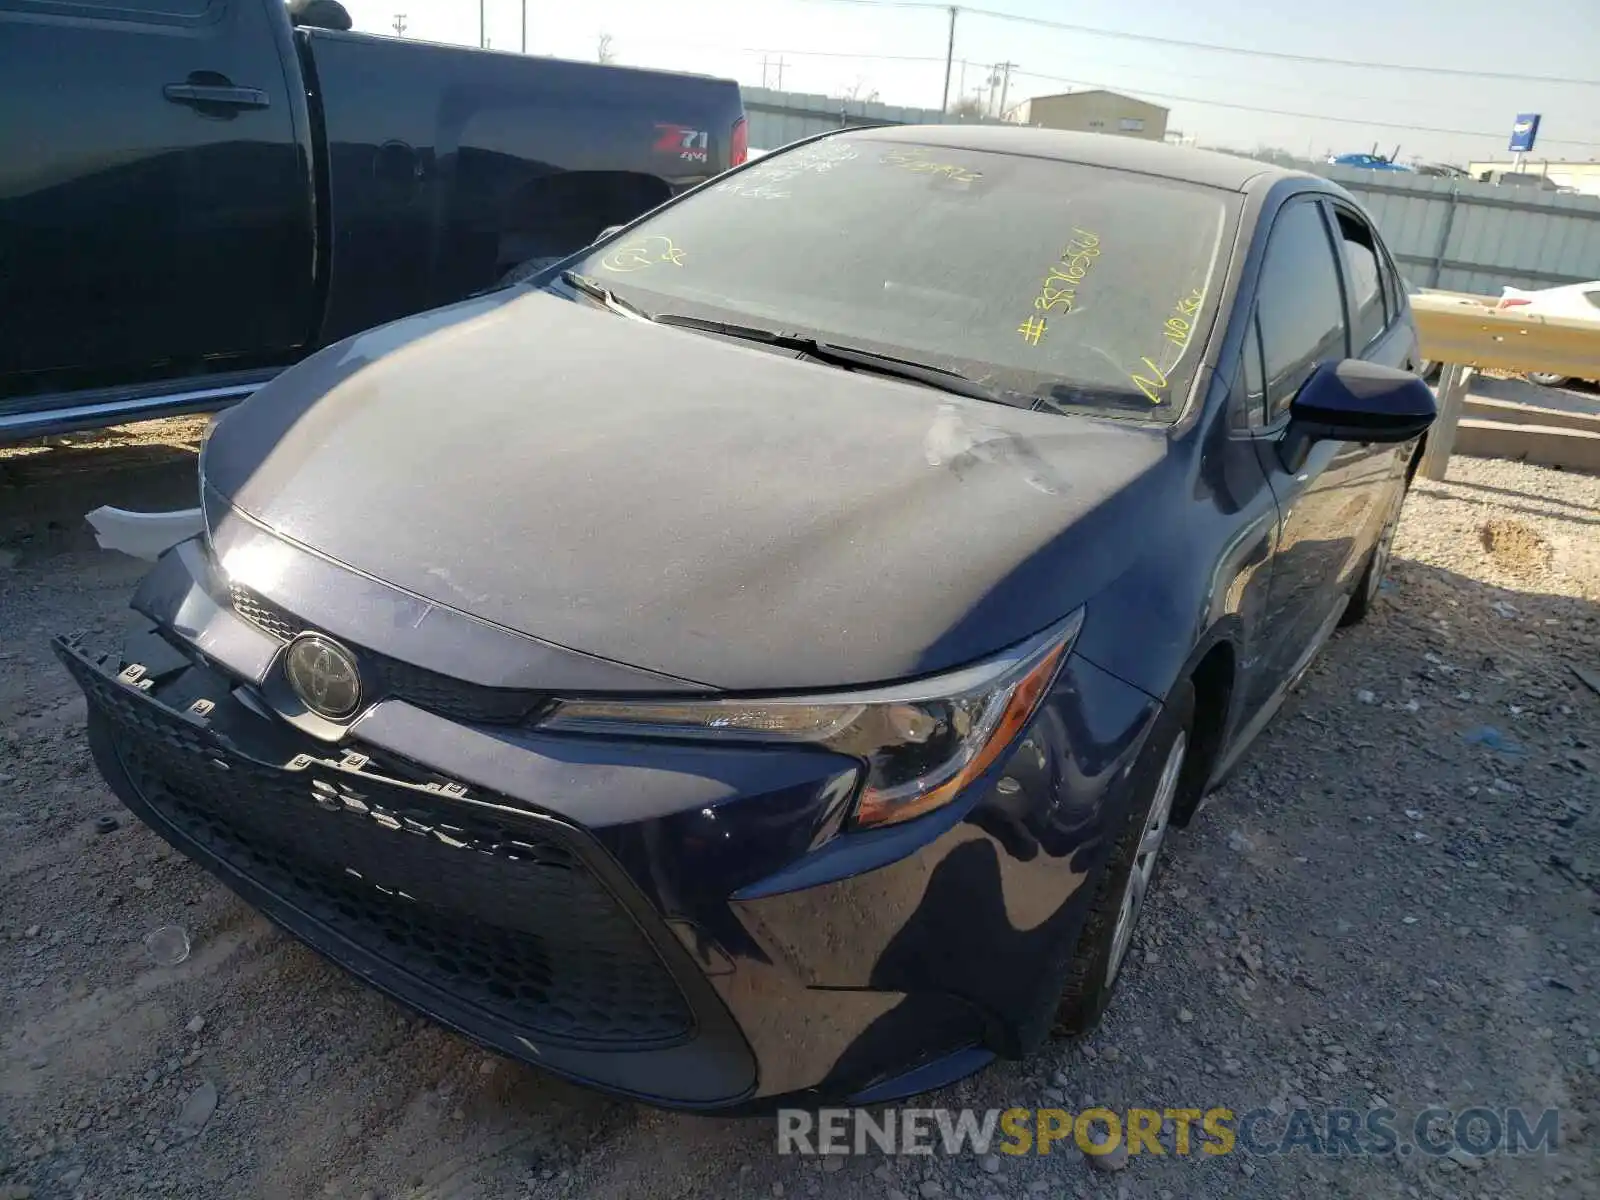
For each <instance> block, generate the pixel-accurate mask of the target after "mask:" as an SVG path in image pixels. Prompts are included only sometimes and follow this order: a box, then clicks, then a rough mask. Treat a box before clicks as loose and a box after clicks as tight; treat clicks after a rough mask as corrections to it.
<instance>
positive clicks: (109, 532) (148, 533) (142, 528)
mask: <svg viewBox="0 0 1600 1200" xmlns="http://www.w3.org/2000/svg"><path fill="white" fill-rule="evenodd" d="M86 519H87V520H88V522H89V526H90V528H92V529H93V530H94V538H95V541H97V542H99V543H100V548H101V549H103V550H120V551H121V552H122V553H123V554H131V555H132V556H133V557H134V558H144V559H149V560H150V561H152V562H153V561H154V560H156V559H157V558H160V557H161V552H162V551H163V550H169V549H171V548H172V547H173V546H176V545H177V544H178V543H179V542H183V541H187V540H188V539H190V538H192V537H195V536H196V535H197V534H200V533H202V532H203V531H204V530H205V516H204V514H202V512H201V511H200V510H199V509H198V508H182V509H177V510H175V511H173V512H154V513H147V512H133V511H132V510H131V509H126V508H113V507H111V506H110V505H109V504H107V505H102V506H101V507H100V508H97V509H95V510H94V511H93V512H92V513H90V514H89V515H88V517H87V518H86Z"/></svg>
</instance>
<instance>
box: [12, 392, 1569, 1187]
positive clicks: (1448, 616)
mask: <svg viewBox="0 0 1600 1200" xmlns="http://www.w3.org/2000/svg"><path fill="white" fill-rule="evenodd" d="M201 424H202V423H201V422H199V421H180V422H168V423H164V424H158V425H152V426H144V427H132V428H130V429H127V430H122V431H114V432H113V433H112V434H111V435H106V436H102V437H99V438H96V439H79V440H78V444H77V445H75V446H72V447H68V448H52V449H47V450H25V451H17V450H12V451H0V1014H3V1015H0V1198H5V1200H16V1198H19V1197H28V1196H32V1197H37V1198H41V1200H42V1198H45V1197H58V1196H59V1197H69V1196H70V1197H108V1198H109V1197H123V1196H130V1195H155V1196H179V1197H214V1196H273V1197H275V1196H345V1197H351V1198H355V1197H359V1196H371V1197H383V1198H385V1200H388V1198H399V1197H413V1198H421V1197H428V1198H436V1197H523V1196H558V1195H559V1196H584V1197H590V1196H592V1197H597V1198H600V1197H604V1198H606V1200H611V1198H616V1200H625V1198H631V1197H639V1198H650V1200H666V1198H669V1197H688V1196H702V1195H704V1196H717V1197H730V1198H732V1197H775V1196H789V1197H809V1196H828V1197H862V1198H868V1197H870V1198H875V1200H906V1198H913V1200H959V1198H970V1200H986V1198H988V1197H1005V1198H1006V1200H1034V1198H1036V1197H1040V1198H1042V1197H1057V1196H1075V1197H1107V1198H1110V1197H1117V1198H1122V1197H1129V1198H1131V1197H1152V1198H1166V1200H1172V1198H1173V1197H1234V1196H1240V1197H1255V1198H1260V1200H1265V1198H1268V1197H1292V1196H1293V1197H1297V1196H1324V1195H1326V1196H1352V1197H1355V1196H1359V1197H1363V1198H1366V1197H1376V1196H1411V1197H1425V1196H1438V1197H1444V1196H1455V1197H1473V1198H1483V1200H1488V1198H1490V1197H1495V1198H1498V1197H1513V1196H1514V1197H1524V1196H1529V1197H1544V1196H1549V1197H1562V1198H1565V1197H1571V1196H1582V1195H1600V1166H1597V1163H1600V1152H1597V1146H1600V1128H1597V1123H1600V1089H1597V1075H1600V1004H1597V1002H1596V995H1597V994H1600V899H1597V888H1600V695H1597V694H1596V693H1595V692H1594V691H1592V690H1591V689H1590V687H1589V686H1586V685H1585V684H1584V683H1583V682H1582V681H1581V680H1580V677H1579V674H1578V670H1584V671H1587V672H1589V673H1590V678H1591V679H1595V680H1597V682H1600V479H1595V478H1589V477H1580V476H1573V475H1563V474H1559V473H1556V472H1551V471H1544V470H1540V469H1536V468H1530V467H1524V466H1518V465H1513V464H1506V463H1489V462H1480V461H1472V460H1460V461H1458V462H1457V463H1455V464H1453V465H1452V471H1451V482H1450V483H1449V484H1445V485H1438V484H1429V483H1422V484H1420V485H1419V486H1418V488H1417V489H1416V491H1415V492H1414V494H1413V496H1412V499H1411V501H1410V503H1409V505H1408V508H1407V510H1406V518H1405V522H1404V524H1403V526H1402V529H1401V534H1400V540H1399V543H1398V546H1397V550H1396V563H1395V568H1394V572H1393V575H1392V584H1391V587H1390V589H1389V592H1388V597H1387V603H1386V604H1384V605H1383V606H1382V607H1381V609H1380V611H1379V612H1378V613H1377V614H1376V615H1375V617H1374V619H1373V620H1372V621H1371V622H1370V623H1369V624H1367V625H1366V626H1364V627H1362V628H1359V629H1357V630H1353V631H1351V632H1347V633H1343V634H1341V635H1340V636H1338V637H1337V638H1336V639H1335V640H1334V642H1333V644H1332V645H1331V646H1330V647H1329V649H1328V650H1327V651H1326V652H1325V653H1324V655H1323V657H1322V659H1321V660H1320V662H1319V664H1318V665H1317V667H1316V668H1315V669H1314V671H1313V673H1312V675H1311V676H1310V677H1309V680H1308V682H1307V683H1305V684H1304V685H1303V686H1302V688H1301V690H1300V693H1299V694H1298V695H1297V696H1296V697H1295V698H1293V699H1292V700H1291V702H1290V704H1289V705H1288V706H1287V707H1286V708H1285V710H1284V711H1283V712H1282V714H1281V715H1280V716H1279V718H1278V719H1277V721H1276V722H1275V724H1274V726H1273V728H1272V729H1270V730H1269V731H1268V733H1267V734H1266V735H1265V736H1264V737H1263V739H1262V740H1261V742H1260V743H1259V744H1258V745H1257V746H1256V747H1255V749H1254V750H1253V752H1252V754H1251V756H1250V758H1249V760H1248V762H1247V764H1246V766H1245V767H1244V768H1243V769H1242V770H1241V772H1240V774H1239V775H1238V776H1237V778H1236V779H1235V780H1234V781H1233V782H1232V783H1230V784H1229V786H1228V787H1227V788H1226V789H1224V790H1223V791H1222V792H1221V793H1219V794H1218V795H1217V796H1216V797H1214V798H1213V800H1212V802H1211V804H1210V805H1209V807H1208V808H1207V810H1206V811H1205V812H1204V813H1203V814H1202V816H1201V817H1200V819H1199V821H1198V822H1197V824H1196V826H1195V827H1194V828H1193V829H1191V830H1190V831H1189V832H1188V833H1187V834H1186V835H1184V836H1180V837H1178V838H1177V839H1176V840H1175V841H1174V842H1173V843H1171V850H1170V858H1169V860H1168V868H1167V873H1166V876H1165V878H1164V880H1163V882H1162V885H1161V886H1160V887H1159V889H1158V896H1157V898H1156V900H1155V901H1154V905H1153V908H1152V910H1151V911H1150V912H1149V913H1148V914H1147V919H1146V921H1145V924H1144V928H1143V931H1142V935H1141V939H1140V943H1139V944H1138V945H1137V946H1136V950H1135V953H1134V961H1133V963H1132V965H1131V966H1130V968H1129V976H1128V978H1127V980H1126V985H1125V987H1124V989H1123V991H1122V993H1121V995H1120V998H1119V1001H1118V1003H1117V1005H1116V1006H1115V1008H1114V1010H1113V1013H1112V1015H1111V1017H1110V1019H1109V1021H1108V1022H1107V1024H1106V1025H1105V1026H1104V1027H1102V1028H1101V1029H1100V1030H1099V1031H1097V1032H1096V1033H1095V1034H1094V1035H1093V1036H1092V1037H1090V1038H1088V1039H1086V1040H1083V1041H1080V1042H1078V1043H1076V1044H1072V1045H1056V1046H1053V1047H1052V1048H1050V1050H1049V1051H1048V1052H1047V1053H1045V1054H1042V1055H1040V1056H1039V1057H1037V1058H1035V1059H1034V1060H1032V1061H1030V1062H1028V1063H1025V1064H1001V1065H999V1066H996V1067H995V1068H993V1069H991V1070H989V1071H988V1072H986V1073H984V1074H983V1075H981V1076H979V1077H977V1078H976V1079H973V1080H970V1081H968V1082H966V1083H964V1084H962V1085H959V1086H958V1087H955V1088H952V1089H948V1090H947V1091H946V1092H945V1093H942V1094H940V1095H939V1096H937V1097H933V1098H931V1099H930V1100H929V1101H928V1103H929V1104H933V1105H944V1106H956V1105H974V1106H977V1107H980V1108H989V1107H1002V1108H1003V1107H1008V1106H1010V1105H1014V1104H1021V1105H1045V1104H1064V1105H1065V1106H1067V1107H1069V1108H1073V1107H1077V1106H1080V1105H1086V1104H1088V1103H1090V1102H1091V1101H1092V1102H1098V1103H1105V1104H1110V1105H1111V1106H1113V1107H1122V1106H1127V1105H1147V1106H1150V1107H1157V1108H1160V1107H1196V1108H1202V1109H1204V1108H1208V1107H1212V1106H1217V1105H1225V1106H1228V1107H1231V1108H1233V1109H1235V1110H1236V1111H1240V1112H1242V1111H1244V1110H1247V1109H1250V1108H1253V1107H1257V1106H1261V1105H1271V1106H1275V1107H1276V1108H1277V1109H1278V1110H1279V1111H1282V1110H1284V1109H1285V1108H1292V1107H1294V1106H1297V1105H1300V1104H1309V1105H1310V1106H1311V1107H1312V1108H1314V1109H1319V1108H1321V1107H1323V1106H1328V1105H1346V1106H1349V1107H1353V1108H1356V1109H1366V1108H1367V1107H1368V1106H1369V1105H1380V1106H1381V1105H1383V1104H1388V1105H1390V1106H1393V1107H1395V1108H1397V1109H1400V1110H1402V1111H1407V1110H1411V1111H1414V1110H1416V1109H1419V1108H1422V1107H1425V1106H1427V1105H1429V1104H1432V1103H1438V1104H1440V1105H1442V1106H1445V1107H1451V1108H1454V1109H1457V1110H1459V1109H1461V1108H1464V1107H1467V1106H1469V1105H1474V1104H1482V1105H1490V1106H1505V1105H1521V1106H1523V1107H1526V1108H1531V1109H1543V1108H1545V1107H1547V1106H1554V1107H1559V1108H1560V1109H1561V1111H1562V1118H1561V1121H1562V1124H1561V1139H1562V1148H1561V1150H1560V1152H1559V1153H1557V1154H1554V1155H1552V1156H1543V1155H1540V1156H1534V1157H1532V1158H1521V1159H1502V1158H1492V1159H1488V1160H1475V1159H1467V1160H1464V1161H1457V1160H1456V1159H1450V1158H1446V1159H1444V1160H1442V1161H1426V1162H1425V1161H1423V1160H1422V1159H1421V1158H1420V1157H1419V1156H1415V1155H1413V1156H1411V1157H1409V1158H1404V1157H1400V1156H1398V1155H1388V1156H1385V1157H1382V1158H1375V1159H1359V1160H1351V1159H1348V1158H1346V1159H1330V1158H1312V1157H1310V1156H1308V1155H1306V1154H1304V1153H1297V1154H1295V1155H1293V1156H1291V1157H1288V1158H1276V1159H1274V1158H1254V1159H1252V1158H1249V1157H1246V1156H1243V1155H1238V1154H1235V1155H1230V1156H1226V1157H1222V1158H1203V1157H1189V1158H1179V1157H1174V1156H1167V1157H1163V1158H1154V1157H1151V1156H1149V1155H1143V1156H1138V1157H1135V1158H1134V1159H1133V1160H1132V1161H1131V1162H1129V1163H1128V1164H1127V1165H1126V1166H1125V1167H1124V1168H1123V1169H1121V1170H1118V1171H1108V1170H1104V1169H1100V1168H1098V1167H1097V1166H1095V1165H1093V1164H1091V1163H1090V1162H1089V1161H1088V1160H1086V1159H1085V1158H1084V1157H1083V1156H1081V1155H1080V1154H1078V1153H1077V1152H1076V1151H1073V1150H1068V1151H1066V1152H1063V1151H1061V1150H1060V1149H1059V1148H1058V1149H1057V1150H1056V1152H1055V1153H1053V1154H1051V1155H1050V1156H1049V1157H1048V1158H1037V1157H1028V1158H1023V1159H1005V1160H1004V1161H1001V1159H999V1158H994V1159H987V1158H986V1159H978V1158H974V1157H972V1156H963V1157H958V1158H951V1159H946V1158H932V1159H929V1158H920V1159H906V1158H901V1159H895V1160H885V1159H883V1158H881V1157H876V1156H868V1157H864V1158H854V1157H852V1158H848V1159H828V1160H815V1159H811V1160H801V1159H797V1158H792V1157H788V1158H780V1157H779V1156H777V1155H776V1154H775V1153H774V1152H773V1149H772V1147H773V1142H774V1138H773V1125H772V1124H771V1123H770V1122H767V1121H717V1120H706V1119H698V1118H690V1117H682V1116H674V1115H667V1114H661V1113H656V1112H653V1111H649V1110H646V1109H642V1108H638V1107H635V1106H632V1105H627V1104H619V1103H615V1102H612V1101H608V1100H604V1099H601V1098H598V1097H595V1096H592V1095H589V1094H587V1093H585V1092H583V1091H580V1090H578V1089H576V1088H573V1087H569V1086H567V1085H564V1084H561V1083H557V1082H554V1081H551V1080H549V1079H546V1078H544V1077H542V1076H540V1075H538V1074H535V1073H534V1072H532V1071H530V1070H527V1069H524V1068H522V1067H520V1066H516V1065H513V1064H510V1063H507V1062H504V1061H498V1060H495V1059H492V1058H488V1057H486V1056H485V1055H484V1053H483V1052H481V1051H479V1050H476V1049H474V1048H473V1047H471V1046H469V1045H467V1044H466V1043H464V1042H462V1041H460V1040H458V1039H456V1038H454V1037H452V1036H450V1035H447V1034H444V1033H441V1032H440V1031H438V1030H436V1029H434V1028H432V1027H431V1026H429V1025H428V1024H427V1023H425V1022H422V1021H419V1020H417V1019H415V1018H414V1017H412V1016H410V1015H409V1014H407V1013H405V1012H404V1011H402V1010H401V1009H399V1008H398V1007H396V1006H395V1005H393V1004H391V1003H389V1002H387V1001H386V1000H384V999H381V998H380V997H378V996H377V995H375V994H374V993H372V992H370V991H368V990H367V989H365V988H364V987H362V986H361V985H359V984H357V983H356V982H355V981H354V980H353V979H351V978H349V977H347V976H345V975H344V974H342V973H340V972H338V971H336V970H334V969H332V968H330V967H328V966H326V965H324V964H323V963H322V962H321V961H320V960H319V959H318V958H316V957H315V956H314V955H312V954H311V953H310V952H309V951H307V950H304V949H302V948H301V947H300V946H298V945H297V944H295V943H293V942H292V941H290V940H289V939H288V938H286V937H284V936H283V935H281V934H279V933H278V932H276V931H275V930H274V929H273V928H272V927H271V926H269V925H268V924H267V923H266V922H265V921H264V920H263V919H261V918H259V917H257V916H256V915H255V914H254V913H253V912H252V911H251V910H250V909H248V908H247V907H245V906H244V905H243V904H242V903H240V902H239V901H237V900H235V899H233V898H232V897H231V896H230V895H229V894H228V893H227V892H225V891H224V890H223V889H222V888H221V887H220V886H219V885H217V884H216V883H214V882H212V881H211V879H210V878H209V877H208V876H206V875H205V874H203V873H202V872H201V871H200V870H199V869H198V868H196V867H194V866H192V865H190V864H189V863H188V862H187V861H185V860H184V859H182V858H181V857H178V856H176V855H174V854H171V853H169V852H168V851H167V850H166V848H165V846H164V845H163V844H162V843H161V842H160V841H159V840H158V839H157V838H156V837H155V836H154V835H153V834H150V833H148V832H147V831H145V830H144V829H143V828H142V827H140V826H139V825H138V824H137V823H135V822H134V821H133V820H132V819H131V818H129V817H127V816H126V814H124V813H122V812H121V811H120V810H119V807H118V805H117V804H116V802H115V801H114V800H113V798H112V797H111V795H110V794H109V792H108V791H107V790H106V789H105V788H104V787H103V786H102V785H101V783H100V782H99V780H98V778H97V777H96V775H95V774H94V773H93V770H92V768H91V766H90V763H89V758H88V755H87V753H86V750H85V748H84V745H83V742H82V737H81V732H82V722H83V703H82V701H81V699H80V698H79V697H78V694H77V693H76V691H75V690H74V688H73V687H72V685H71V684H70V682H69V681H68V679H67V676H66V675H65V673H64V672H63V671H62V670H61V669H60V668H59V666H58V665H57V664H56V663H55V661H54V659H53V658H52V657H51V655H50V652H49V649H48V647H47V645H46V639H47V637H48V635H49V634H50V633H52V632H54V631H57V630H63V629H71V628H77V627H85V626H96V625H98V626H102V627H106V626H109V625H111V624H114V623H116V622H119V621H121V620H123V619H124V618H123V617H122V615H121V613H122V611H123V609H122V606H123V604H124V603H125V600H126V597H127V595H128V593H129V591H130V589H131V588H132V586H133V584H134V582H135V581H136V579H137V578H138V576H139V575H140V574H141V572H142V569H143V568H142V566H141V564H139V563H136V562H133V561H131V560H128V559H124V558H122V557H120V556H118V555H113V554H109V553H105V552H101V551H98V550H97V549H96V548H95V547H94V545H93V541H92V538H91V537H90V536H89V534H88V532H87V531H86V529H85V528H84V525H83V521H82V517H83V514H84V513H85V512H86V511H87V510H89V509H90V508H93V507H95V506H96V505H98V504H101V503H106V502H114V503H120V504H125V505H128V506H130V507H145V508H160V507H177V506H185V507H186V506H188V505H189V504H190V503H191V502H192V501H191V497H192V494H193V459H192V450H193V444H194V441H195V439H196V438H197V436H198V434H199V431H200V428H201ZM1574 668H1577V669H1578V670H1575V669H1574ZM1486 730H1488V732H1486ZM108 819H109V820H108ZM111 821H115V822H116V825H115V828H108V827H109V825H110V823H111ZM165 925H177V926H180V927H181V928H182V929H183V930H185V931H186V933H187V936H188V939H189V941H190V944H191V952H190V954H189V957H188V958H187V960H186V961H185V962H183V963H182V964H181V965H178V966H175V967H169V966H160V965H157V964H156V963H155V962H154V961H153V959H152V957H151V954H150V951H149V950H148V948H147V946H146V944H145V938H146V935H147V934H148V933H150V931H152V930H154V929H156V928H158V927H160V926H165ZM196 1130H198V1132H196Z"/></svg>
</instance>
